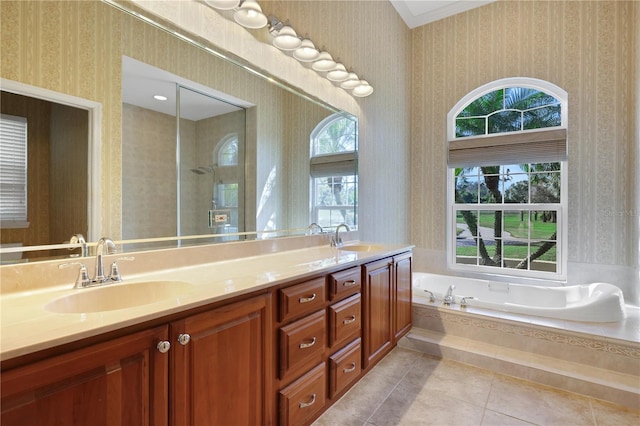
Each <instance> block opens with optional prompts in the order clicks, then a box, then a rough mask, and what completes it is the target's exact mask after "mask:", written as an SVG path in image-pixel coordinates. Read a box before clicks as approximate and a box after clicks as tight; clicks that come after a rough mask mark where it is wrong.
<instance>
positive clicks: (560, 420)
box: [486, 376, 595, 426]
mask: <svg viewBox="0 0 640 426" xmlns="http://www.w3.org/2000/svg"><path fill="white" fill-rule="evenodd" d="M486 408H487V409H489V410H492V411H496V412H498V413H502V414H506V415H508V416H511V417H515V418H517V419H520V420H524V421H528V422H531V423H535V424H539V425H549V426H555V425H558V426H581V425H594V424H595V422H594V418H593V414H592V411H591V405H590V403H589V398H587V397H583V396H580V395H576V394H570V393H568V392H562V391H558V390H556V389H553V388H550V387H546V386H540V385H536V384H534V383H531V382H526V381H524V380H518V379H513V378H509V377H506V376H496V377H495V379H494V381H493V383H492V385H491V392H490V393H489V400H488V402H487V406H486Z"/></svg>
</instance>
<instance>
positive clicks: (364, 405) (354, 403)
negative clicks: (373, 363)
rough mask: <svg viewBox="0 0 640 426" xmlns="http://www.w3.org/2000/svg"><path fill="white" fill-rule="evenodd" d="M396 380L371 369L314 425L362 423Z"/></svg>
mask: <svg viewBox="0 0 640 426" xmlns="http://www.w3.org/2000/svg"><path fill="white" fill-rule="evenodd" d="M397 384H398V380H394V379H392V378H390V377H389V376H387V375H384V374H379V373H378V372H377V371H375V369H374V370H372V371H371V372H370V373H368V374H367V375H366V376H364V377H363V378H362V380H360V381H359V382H358V383H357V384H356V385H355V386H354V387H353V388H351V389H350V390H349V392H347V393H346V394H345V395H344V396H343V397H342V398H340V400H339V401H338V402H336V403H335V405H334V406H333V407H331V409H329V410H327V412H325V413H324V414H323V415H322V416H321V417H320V418H319V419H318V420H317V421H316V422H315V423H314V425H316V426H321V425H323V426H325V425H326V426H336V425H345V426H347V425H349V426H350V425H363V424H364V423H365V422H366V421H367V419H368V418H369V417H370V416H371V414H372V413H373V412H374V411H375V410H376V409H377V408H378V407H379V406H380V404H382V403H383V401H384V400H385V399H386V398H387V397H388V396H389V394H390V393H391V392H392V391H393V389H394V388H395V387H396V386H397Z"/></svg>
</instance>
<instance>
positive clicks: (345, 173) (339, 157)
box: [309, 114, 358, 229]
mask: <svg viewBox="0 0 640 426" xmlns="http://www.w3.org/2000/svg"><path fill="white" fill-rule="evenodd" d="M357 131H358V129H357V123H356V121H355V120H353V119H352V118H350V117H346V116H344V115H342V114H333V115H331V116H329V117H327V118H326V119H325V120H323V121H322V122H321V123H320V124H318V126H316V128H315V129H314V131H313V132H312V134H311V158H310V164H309V174H310V177H311V202H310V204H311V215H310V216H311V218H310V221H311V222H315V223H317V224H318V225H320V226H321V227H323V228H333V227H336V226H338V225H340V224H341V223H346V224H347V225H349V227H351V228H353V229H355V228H357V225H358V215H357V202H358V191H357V189H358V173H357Z"/></svg>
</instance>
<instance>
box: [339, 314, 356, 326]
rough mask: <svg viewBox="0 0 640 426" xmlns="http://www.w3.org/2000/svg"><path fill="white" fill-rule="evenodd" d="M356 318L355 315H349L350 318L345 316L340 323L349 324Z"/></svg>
mask: <svg viewBox="0 0 640 426" xmlns="http://www.w3.org/2000/svg"><path fill="white" fill-rule="evenodd" d="M355 320H356V316H355V315H351V317H350V318H347V319H346V320H343V321H342V323H343V324H351V323H352V322H354V321H355Z"/></svg>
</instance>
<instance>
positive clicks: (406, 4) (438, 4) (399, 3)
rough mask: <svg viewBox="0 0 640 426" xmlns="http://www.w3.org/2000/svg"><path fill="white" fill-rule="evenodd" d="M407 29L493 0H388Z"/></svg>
mask: <svg viewBox="0 0 640 426" xmlns="http://www.w3.org/2000/svg"><path fill="white" fill-rule="evenodd" d="M390 1H391V4H392V5H393V7H395V8H396V10H397V11H398V14H400V16H401V17H402V19H403V20H404V22H406V24H407V26H408V27H409V28H416V27H419V26H421V25H425V24H428V23H430V22H433V21H437V20H439V19H443V18H446V17H448V16H452V15H456V14H458V13H461V12H466V11H467V10H471V9H475V8H476V7H480V6H484V5H485V4H489V3H493V2H494V1H495V0H453V1H439V0H390Z"/></svg>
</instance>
